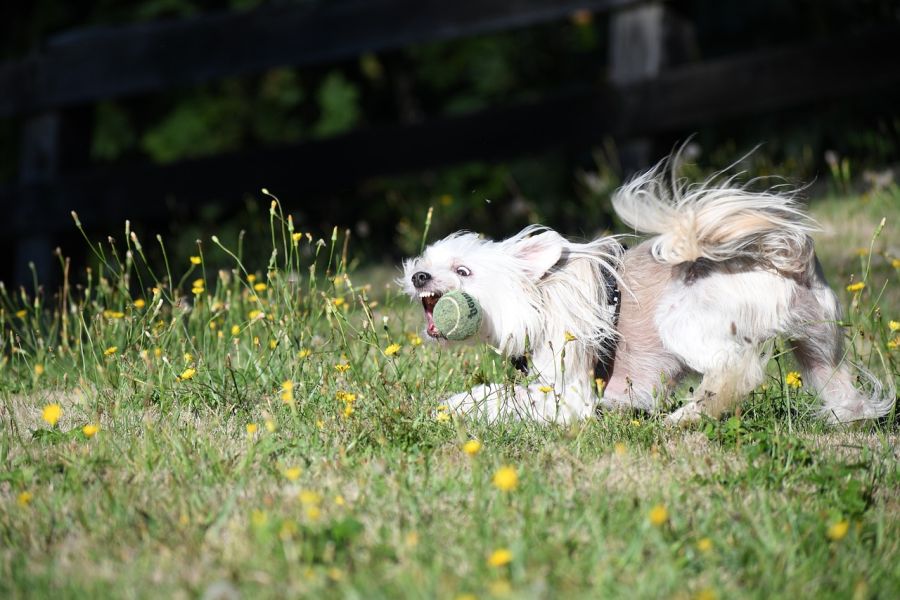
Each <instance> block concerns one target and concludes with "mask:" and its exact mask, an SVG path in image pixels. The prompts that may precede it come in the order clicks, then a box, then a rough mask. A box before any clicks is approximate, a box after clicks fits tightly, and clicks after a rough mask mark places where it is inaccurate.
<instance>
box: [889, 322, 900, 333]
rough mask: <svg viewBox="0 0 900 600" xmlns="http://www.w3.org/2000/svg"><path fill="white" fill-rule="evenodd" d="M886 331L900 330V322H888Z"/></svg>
mask: <svg viewBox="0 0 900 600" xmlns="http://www.w3.org/2000/svg"><path fill="white" fill-rule="evenodd" d="M888 329H890V330H891V331H897V330H898V329H900V321H890V322H888Z"/></svg>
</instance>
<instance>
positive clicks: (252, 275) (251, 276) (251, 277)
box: [247, 273, 256, 283]
mask: <svg viewBox="0 0 900 600" xmlns="http://www.w3.org/2000/svg"><path fill="white" fill-rule="evenodd" d="M247 281H248V282H249V283H253V282H254V281H256V275H254V274H253V273H250V274H249V275H247Z"/></svg>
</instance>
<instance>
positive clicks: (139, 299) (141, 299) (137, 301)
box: [134, 298, 147, 308]
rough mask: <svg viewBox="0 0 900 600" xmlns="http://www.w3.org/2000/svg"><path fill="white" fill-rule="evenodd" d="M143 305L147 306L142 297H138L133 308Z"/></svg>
mask: <svg viewBox="0 0 900 600" xmlns="http://www.w3.org/2000/svg"><path fill="white" fill-rule="evenodd" d="M145 306H147V302H146V301H145V300H144V299H143V298H138V299H137V300H135V301H134V307H135V308H144V307H145Z"/></svg>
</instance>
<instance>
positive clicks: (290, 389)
mask: <svg viewBox="0 0 900 600" xmlns="http://www.w3.org/2000/svg"><path fill="white" fill-rule="evenodd" d="M281 400H282V402H285V403H291V402H293V401H294V382H293V381H291V380H290V379H288V380H287V381H285V382H283V383H282V384H281Z"/></svg>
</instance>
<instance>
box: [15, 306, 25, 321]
mask: <svg viewBox="0 0 900 600" xmlns="http://www.w3.org/2000/svg"><path fill="white" fill-rule="evenodd" d="M27 314H28V311H27V310H25V309H24V308H23V309H22V310H17V311H16V316H17V317H19V318H20V319H24V318H25V315H27Z"/></svg>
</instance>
